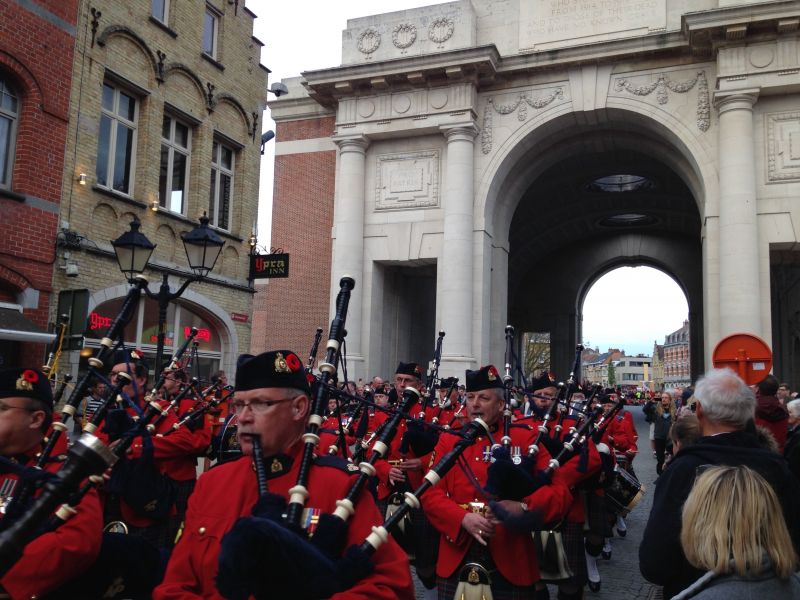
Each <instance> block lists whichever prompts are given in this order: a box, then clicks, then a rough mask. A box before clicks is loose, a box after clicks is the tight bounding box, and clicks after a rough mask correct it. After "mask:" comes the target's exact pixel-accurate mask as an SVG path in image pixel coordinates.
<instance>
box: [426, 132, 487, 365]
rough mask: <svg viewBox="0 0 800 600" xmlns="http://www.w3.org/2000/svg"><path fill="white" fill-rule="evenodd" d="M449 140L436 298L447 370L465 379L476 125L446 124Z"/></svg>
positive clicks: (469, 360)
mask: <svg viewBox="0 0 800 600" xmlns="http://www.w3.org/2000/svg"><path fill="white" fill-rule="evenodd" d="M442 131H443V133H444V135H445V137H446V138H447V161H446V163H445V176H444V178H445V188H444V241H443V244H442V258H441V262H440V263H439V269H441V276H440V277H439V278H438V280H439V286H440V287H439V289H438V290H437V293H436V302H437V303H438V304H439V308H438V309H437V312H438V313H439V315H441V329H443V330H444V331H445V333H446V337H445V338H444V345H443V350H442V373H443V374H447V375H455V376H457V377H459V378H462V379H463V377H464V369H466V368H474V367H475V365H474V363H475V357H474V354H473V348H472V329H473V321H474V319H475V315H473V312H472V305H473V294H474V291H475V290H474V289H473V287H474V286H473V276H472V275H473V234H472V232H473V229H474V215H473V204H474V201H475V194H474V186H473V180H474V177H475V172H474V171H475V169H474V163H475V146H474V140H475V135H476V134H477V133H478V128H477V127H476V126H475V125H474V124H473V123H471V122H470V123H460V124H457V125H452V126H447V127H442Z"/></svg>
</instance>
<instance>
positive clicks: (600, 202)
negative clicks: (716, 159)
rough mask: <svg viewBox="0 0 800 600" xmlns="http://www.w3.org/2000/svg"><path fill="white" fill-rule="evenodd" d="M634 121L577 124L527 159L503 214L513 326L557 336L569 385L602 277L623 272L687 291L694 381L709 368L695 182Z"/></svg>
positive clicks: (554, 354) (666, 146) (558, 366)
mask: <svg viewBox="0 0 800 600" xmlns="http://www.w3.org/2000/svg"><path fill="white" fill-rule="evenodd" d="M626 116H628V115H622V114H621V113H619V114H615V115H614V120H611V119H608V118H607V119H606V120H605V121H604V122H601V123H593V124H588V123H583V124H574V123H573V124H572V125H570V126H568V127H565V128H564V129H563V130H562V131H561V132H551V133H550V135H548V136H546V137H545V138H544V139H543V140H542V142H543V143H542V144H540V145H538V146H532V147H530V148H529V149H528V150H527V151H526V152H524V153H522V154H521V155H519V156H518V157H517V159H516V161H515V166H514V167H513V168H511V169H510V171H509V174H508V175H509V176H508V179H507V182H506V184H505V189H506V190H507V191H508V192H509V194H508V195H507V196H506V197H505V198H504V201H503V203H502V204H503V207H502V208H500V209H499V210H498V212H497V213H496V216H497V217H499V218H498V219H497V221H496V225H498V226H502V223H503V221H504V220H505V219H503V216H502V215H503V214H504V212H505V214H509V216H510V218H509V219H508V220H507V221H506V222H507V223H508V258H507V260H508V263H507V265H508V268H507V273H508V280H507V291H508V296H507V307H508V322H509V323H511V324H512V325H514V326H515V327H516V329H517V331H522V332H536V333H537V334H540V335H541V334H545V335H547V336H548V339H549V344H550V352H551V356H550V360H551V365H552V367H553V368H554V369H555V370H556V373H557V375H558V376H559V377H561V378H565V377H566V376H567V374H568V373H569V372H570V371H571V370H572V366H573V364H574V362H575V353H576V352H575V346H576V343H578V342H579V341H580V340H582V339H586V336H585V335H583V331H582V322H583V319H582V309H583V300H584V298H585V297H586V294H587V293H588V291H589V289H590V288H591V286H592V284H593V283H594V282H596V281H597V280H598V278H600V277H601V276H602V275H604V274H605V273H608V272H609V271H612V270H613V269H615V268H618V267H623V266H637V265H647V266H650V267H655V268H657V269H660V270H661V271H663V272H665V273H668V274H669V275H670V276H671V277H672V278H673V279H674V281H675V282H677V285H678V286H679V287H680V289H681V290H682V291H683V293H684V296H685V300H684V302H685V303H688V310H685V309H683V312H684V313H688V316H689V321H690V324H691V344H692V347H691V356H692V364H691V369H690V372H691V374H692V376H693V377H694V376H696V375H698V374H699V373H700V372H701V370H702V367H703V360H704V357H703V350H702V348H703V334H702V332H703V324H702V320H703V317H702V315H703V310H702V302H703V290H702V287H703V284H702V281H703V275H702V264H703V257H702V245H701V220H700V212H699V209H698V206H699V205H700V204H701V202H699V201H698V199H697V198H696V196H695V193H694V191H695V190H697V185H696V178H695V177H694V175H695V174H694V173H693V172H692V171H691V169H689V168H687V167H686V164H687V163H686V160H684V159H681V158H680V157H681V154H680V152H678V150H677V149H676V148H675V147H674V146H673V145H671V144H670V143H669V142H668V140H667V138H666V136H663V137H659V135H658V132H657V131H654V127H655V126H652V127H651V128H650V129H644V128H634V127H633V123H632V119H631V118H629V119H628V121H627V122H626V121H625V117H626ZM548 129H552V128H551V127H548ZM531 135H532V136H536V135H537V133H536V132H535V131H534V132H532V134H531ZM624 293H631V291H628V290H621V291H620V294H624ZM686 316H687V314H684V315H683V318H682V319H681V321H680V322H679V323H678V324H677V325H676V327H675V328H677V327H679V326H680V325H681V324H682V322H683V319H685V318H686ZM671 327H672V325H668V326H666V328H667V329H669V328H671ZM664 333H667V332H666V331H665V332H664ZM662 335H663V334H662ZM652 342H653V340H650V343H651V344H652Z"/></svg>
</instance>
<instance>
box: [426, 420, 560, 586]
mask: <svg viewBox="0 0 800 600" xmlns="http://www.w3.org/2000/svg"><path fill="white" fill-rule="evenodd" d="M510 433H511V447H512V455H513V454H514V453H515V451H516V450H517V449H518V450H519V452H520V454H522V455H525V454H526V453H527V451H528V446H529V444H530V442H531V441H532V433H533V432H532V431H531V430H530V429H529V428H528V427H527V426H524V425H523V426H518V425H516V424H515V425H512V427H511V431H510ZM493 437H494V438H495V441H498V442H499V440H500V437H502V433H500V432H497V433H495V434H493ZM458 439H459V438H458V437H456V436H454V435H447V434H443V435H442V436H441V437H440V438H439V443H438V444H437V445H436V449H435V450H434V456H433V457H432V461H433V462H435V461H436V460H438V459H440V458H442V457H443V456H444V455H445V454H446V453H447V452H449V451H450V450H451V449H452V448H453V446H454V445H455V443H456V442H457V441H458ZM491 446H492V441H491V440H489V439H488V438H487V437H486V436H480V437H478V438H477V440H476V442H475V444H473V445H471V446H469V447H468V448H467V449H466V450H465V451H464V454H463V459H464V460H465V461H466V463H467V464H468V465H469V467H470V468H471V469H472V472H473V473H474V474H475V477H476V479H477V480H478V482H479V483H480V485H481V487H484V486H485V485H486V482H487V473H488V468H489V464H490V462H489V449H490V448H491ZM549 460H550V455H549V454H548V453H547V450H546V449H544V448H540V450H539V453H538V454H537V459H536V468H537V469H540V470H541V469H544V468H545V467H547V463H548V461H549ZM560 471H561V470H560V469H559V471H557V472H556V473H555V474H554V475H553V483H552V484H551V485H546V486H543V487H541V488H539V489H538V490H536V491H535V492H534V493H533V494H531V495H530V496H528V497H527V498H525V503H526V504H527V505H528V507H529V508H530V509H535V510H537V511H540V512H541V516H542V518H543V519H544V521H545V522H553V521H558V520H559V519H561V518H562V517H564V515H565V514H566V513H567V510H568V509H569V507H570V505H571V503H572V494H571V493H570V491H569V488H568V486H567V485H566V484H565V482H564V480H563V478H562V475H561V473H560ZM421 500H422V506H423V508H424V510H425V514H426V515H427V517H428V519H429V520H430V522H431V523H432V524H433V526H434V527H435V528H436V529H438V530H439V532H440V534H441V538H440V542H439V560H438V562H437V564H436V574H437V575H438V576H439V577H444V578H447V577H450V576H451V575H453V573H455V571H456V569H457V568H458V567H459V566H460V565H461V563H462V561H463V560H464V557H465V556H466V554H467V551H468V550H469V547H470V544H472V543H475V544H477V543H478V542H477V541H476V540H475V539H474V538H473V537H472V536H471V535H469V534H468V533H467V532H466V531H464V530H463V529H462V527H461V522H462V520H463V519H464V515H465V514H466V513H467V512H468V508H466V507H465V505H467V504H468V503H469V502H473V501H475V500H477V501H479V502H486V503H488V502H489V499H487V498H484V497H482V496H481V495H480V494H479V492H478V490H477V489H476V488H475V486H474V485H473V484H472V483H471V481H470V480H469V478H468V477H467V475H466V474H465V473H464V471H463V470H462V468H461V467H460V466H459V465H458V464H456V465H455V466H454V467H453V468H452V469H450V471H448V473H447V474H446V475H445V476H444V477H443V478H442V481H441V482H440V483H439V484H438V485H437V486H435V487H433V488H431V489H430V490H428V491H427V492H426V493H425V494H424V495H423V496H422V498H421ZM489 552H490V553H491V555H492V559H493V560H494V562H495V564H496V565H497V568H498V569H499V570H500V573H501V574H502V575H503V577H505V578H506V579H508V580H509V581H510V582H511V583H512V584H514V585H518V586H529V585H532V584H534V583H535V582H537V581H538V580H539V566H538V564H537V561H536V549H535V547H534V545H533V538H532V537H531V534H530V533H529V532H528V533H517V532H513V531H510V530H508V529H506V528H505V527H504V526H503V524H502V523H500V524H498V525H497V527H496V528H495V533H494V535H493V536H492V537H491V538H489Z"/></svg>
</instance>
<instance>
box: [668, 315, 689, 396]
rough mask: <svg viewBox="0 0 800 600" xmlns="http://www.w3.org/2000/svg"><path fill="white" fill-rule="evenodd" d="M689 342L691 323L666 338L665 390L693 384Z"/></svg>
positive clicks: (684, 324)
mask: <svg viewBox="0 0 800 600" xmlns="http://www.w3.org/2000/svg"><path fill="white" fill-rule="evenodd" d="M689 341H690V340H689V321H684V322H683V325H682V326H681V328H680V329H677V330H675V331H673V332H672V333H670V334H668V335H667V336H665V337H664V389H667V390H671V389H674V388H676V387H686V386H687V385H689V384H690V383H691V381H692V378H691V372H690V369H689V365H690V360H689Z"/></svg>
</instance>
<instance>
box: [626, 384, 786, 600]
mask: <svg viewBox="0 0 800 600" xmlns="http://www.w3.org/2000/svg"><path fill="white" fill-rule="evenodd" d="M694 395H695V398H696V399H697V402H696V406H697V408H696V411H697V419H698V421H699V423H700V431H701V433H702V435H703V437H701V438H700V439H699V440H698V441H697V443H695V444H694V445H692V446H688V447H686V448H683V449H681V451H680V452H679V453H678V454H677V455H676V456H675V458H674V459H673V460H672V462H671V463H670V465H669V467H668V468H667V469H665V470H664V472H663V473H662V474H661V476H660V477H659V479H658V481H657V482H656V489H655V495H654V497H653V508H652V509H651V511H650V518H649V520H648V522H647V527H646V528H645V532H644V537H643V538H642V544H641V546H639V569H640V570H641V572H642V575H643V576H644V577H645V579H647V580H648V581H651V582H653V583H656V584H659V585H663V586H664V597H665V598H671V597H672V596H674V595H675V594H677V593H678V592H680V591H681V590H683V589H684V588H686V587H687V586H688V585H689V584H691V583H692V582H693V581H695V580H696V579H697V578H698V577H700V576H701V575H702V574H703V573H702V571H699V570H697V569H695V568H693V567H692V566H691V565H690V564H689V563H688V562H687V561H686V557H685V556H684V554H683V551H682V549H681V542H680V534H681V511H682V509H683V503H684V501H685V500H686V497H687V496H688V495H689V492H690V491H691V489H692V486H693V485H694V480H695V477H696V475H697V471H698V468H700V467H702V466H703V465H746V466H748V467H750V468H752V469H753V470H754V471H756V472H757V473H759V474H760V475H761V476H762V477H764V478H765V479H766V480H767V481H768V482H769V483H770V485H772V488H773V489H774V490H775V493H776V494H777V496H778V499H779V500H780V502H781V506H782V507H783V514H784V517H785V519H786V524H787V526H788V529H789V533H790V534H791V536H792V540H793V542H794V546H795V548H796V549H800V515H798V512H797V510H796V507H797V506H800V482H798V480H797V479H796V478H795V477H794V475H792V473H791V472H790V471H789V468H788V466H787V463H786V461H785V460H784V458H783V457H782V456H780V455H778V454H776V453H774V452H772V451H770V450H767V449H764V448H761V447H759V445H758V440H757V438H756V435H755V427H754V425H753V417H754V415H755V407H756V399H755V395H754V394H753V392H752V390H750V388H748V387H747V385H745V383H744V382H743V381H742V380H741V379H739V377H738V376H737V375H736V374H735V373H734V372H733V371H731V370H729V369H712V370H711V371H709V372H708V373H706V375H705V376H704V377H702V378H701V379H700V381H698V383H697V388H696V390H695V393H694ZM719 509H720V510H727V507H725V506H720V507H719Z"/></svg>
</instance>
